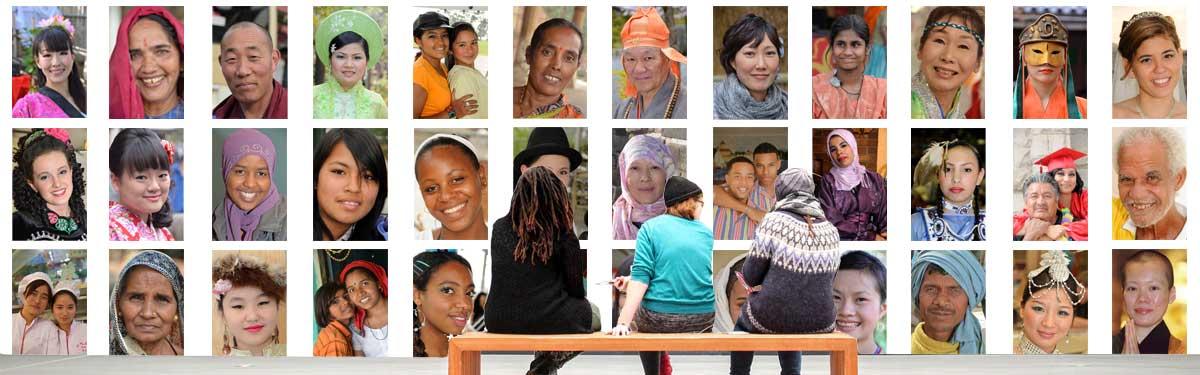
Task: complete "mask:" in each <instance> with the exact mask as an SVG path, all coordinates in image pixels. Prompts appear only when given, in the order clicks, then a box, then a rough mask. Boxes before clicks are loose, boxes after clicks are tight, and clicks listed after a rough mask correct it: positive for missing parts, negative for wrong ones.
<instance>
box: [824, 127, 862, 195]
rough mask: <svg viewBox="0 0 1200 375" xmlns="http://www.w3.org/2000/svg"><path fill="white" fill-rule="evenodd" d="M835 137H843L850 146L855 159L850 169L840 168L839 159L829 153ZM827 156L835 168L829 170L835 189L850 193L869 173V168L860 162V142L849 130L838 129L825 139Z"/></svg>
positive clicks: (851, 162)
mask: <svg viewBox="0 0 1200 375" xmlns="http://www.w3.org/2000/svg"><path fill="white" fill-rule="evenodd" d="M834 136H838V137H842V139H844V140H846V143H847V144H849V145H850V152H851V153H852V154H853V157H854V159H852V160H851V161H850V166H849V167H845V168H842V167H839V166H838V165H837V158H835V157H834V156H833V153H832V152H830V151H829V148H830V147H832V146H833V145H832V144H830V142H832V140H833V137H834ZM825 154H826V155H829V160H830V161H832V162H833V168H831V169H830V170H829V174H830V175H833V188H834V189H837V190H841V191H849V190H851V189H854V187H855V186H858V184H859V183H860V182H862V178H863V175H865V174H866V173H867V167H864V166H863V165H862V163H859V162H858V140H856V139H854V135H853V134H850V131H849V130H846V129H837V130H834V131H832V132H829V136H827V137H825Z"/></svg>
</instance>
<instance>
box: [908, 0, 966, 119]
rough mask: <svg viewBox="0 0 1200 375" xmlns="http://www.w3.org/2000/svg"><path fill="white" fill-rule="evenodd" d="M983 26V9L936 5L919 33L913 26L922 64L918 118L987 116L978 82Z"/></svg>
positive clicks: (916, 82)
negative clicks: (977, 90)
mask: <svg viewBox="0 0 1200 375" xmlns="http://www.w3.org/2000/svg"><path fill="white" fill-rule="evenodd" d="M914 22H915V21H914ZM983 25H984V23H983V9H982V8H977V7H936V8H933V10H932V11H930V12H929V15H928V17H927V18H926V19H925V22H924V26H923V27H922V28H921V29H920V30H919V33H918V30H914V32H913V35H920V39H919V40H918V41H917V42H916V43H915V47H916V48H915V50H914V52H915V53H916V54H915V55H914V56H915V57H916V60H917V61H916V62H917V63H919V66H918V67H916V69H913V70H915V71H916V73H914V74H913V77H912V100H911V107H912V108H911V110H912V118H913V119H954V118H959V119H961V118H981V117H982V114H981V113H979V112H981V110H982V98H981V97H980V98H977V97H976V96H978V95H982V93H979V92H975V88H976V86H975V84H976V83H978V82H977V81H978V78H979V76H978V73H979V72H980V71H982V69H983V42H984V29H983ZM976 101H978V103H977V102H976Z"/></svg>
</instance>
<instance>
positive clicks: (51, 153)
mask: <svg viewBox="0 0 1200 375" xmlns="http://www.w3.org/2000/svg"><path fill="white" fill-rule="evenodd" d="M80 130H82V129H80ZM19 131H22V130H16V131H14V133H16V132H19ZM24 132H25V135H23V136H21V137H19V138H17V145H18V147H17V149H16V151H15V154H14V155H13V159H14V160H15V161H16V163H15V164H14V166H13V190H12V191H13V207H14V208H15V210H13V213H12V215H13V216H12V217H13V227H12V234H13V237H12V238H13V240H16V241H42V240H46V241H64V240H65V241H69V240H78V241H84V240H87V225H86V224H87V208H86V206H85V205H84V186H85V183H84V170H83V165H82V164H80V163H79V161H78V158H79V152H78V151H77V149H76V148H75V146H74V145H72V143H71V138H70V134H69V132H70V131H69V130H66V129H54V128H51V129H32V131H30V130H24Z"/></svg>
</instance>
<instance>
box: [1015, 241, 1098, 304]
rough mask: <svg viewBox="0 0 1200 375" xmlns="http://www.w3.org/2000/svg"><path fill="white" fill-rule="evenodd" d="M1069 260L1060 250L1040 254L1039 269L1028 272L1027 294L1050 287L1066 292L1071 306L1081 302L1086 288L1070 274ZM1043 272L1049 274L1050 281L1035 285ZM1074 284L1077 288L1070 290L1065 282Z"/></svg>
mask: <svg viewBox="0 0 1200 375" xmlns="http://www.w3.org/2000/svg"><path fill="white" fill-rule="evenodd" d="M1070 263H1071V262H1070V260H1068V259H1067V254H1066V253H1065V252H1063V251H1062V250H1050V251H1047V252H1045V253H1042V260H1041V261H1040V262H1039V265H1040V266H1041V267H1038V268H1036V269H1034V270H1033V271H1029V283H1028V284H1027V285H1026V288H1028V289H1029V294H1031V295H1032V294H1033V289H1034V288H1037V289H1044V288H1051V287H1058V288H1061V289H1062V290H1063V291H1065V292H1067V299H1068V300H1070V301H1071V305H1072V306H1074V305H1078V304H1079V302H1081V301H1083V297H1084V296H1086V295H1087V288H1086V287H1084V286H1083V284H1082V283H1080V282H1079V280H1078V279H1076V278H1075V275H1072V274H1071V269H1070V268H1069V266H1070ZM1043 272H1049V273H1050V274H1049V275H1050V280H1048V281H1046V282H1045V283H1043V284H1037V282H1036V281H1034V279H1036V278H1037V276H1038V275H1040V274H1042V273H1043ZM1068 280H1072V281H1074V282H1075V285H1076V286H1077V288H1071V287H1070V286H1069V285H1067V281H1068Z"/></svg>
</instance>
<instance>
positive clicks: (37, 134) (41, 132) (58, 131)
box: [21, 128, 71, 147]
mask: <svg viewBox="0 0 1200 375" xmlns="http://www.w3.org/2000/svg"><path fill="white" fill-rule="evenodd" d="M45 136H51V137H54V139H57V140H59V141H62V143H66V144H67V146H70V145H71V135H70V134H69V133H67V129H63V128H46V129H38V130H34V131H33V133H29V137H26V138H25V143H23V144H21V147H29V144H30V143H33V141H36V140H38V139H41V138H42V137H45Z"/></svg>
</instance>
